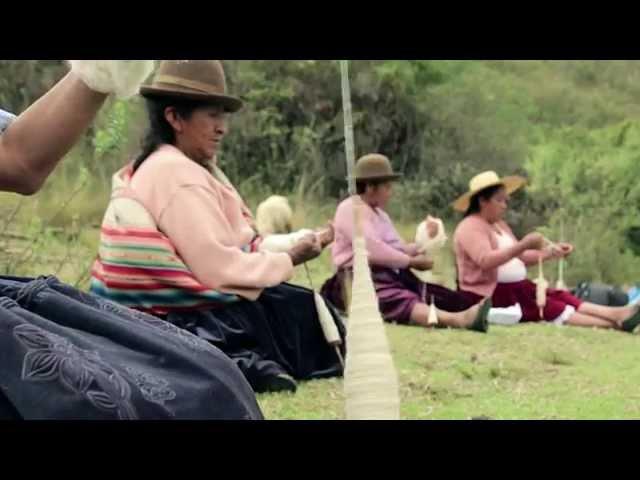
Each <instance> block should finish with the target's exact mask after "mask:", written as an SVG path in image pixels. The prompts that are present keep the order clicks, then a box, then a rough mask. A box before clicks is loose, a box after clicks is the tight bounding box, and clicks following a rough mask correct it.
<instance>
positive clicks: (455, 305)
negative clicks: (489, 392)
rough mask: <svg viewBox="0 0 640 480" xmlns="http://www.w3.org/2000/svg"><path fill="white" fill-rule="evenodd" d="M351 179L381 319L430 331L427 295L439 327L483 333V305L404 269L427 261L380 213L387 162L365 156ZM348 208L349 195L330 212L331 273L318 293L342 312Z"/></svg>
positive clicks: (348, 256)
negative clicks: (332, 214)
mask: <svg viewBox="0 0 640 480" xmlns="http://www.w3.org/2000/svg"><path fill="white" fill-rule="evenodd" d="M355 176H356V185H357V190H358V194H359V196H360V198H361V199H362V201H363V202H364V209H363V210H362V213H363V216H364V218H363V229H364V236H365V240H366V246H367V253H368V255H369V265H370V268H371V274H372V277H373V282H374V285H375V289H376V294H377V296H378V304H379V307H380V311H381V313H382V315H383V318H384V319H385V320H386V321H389V322H397V323H400V324H413V325H421V326H425V327H430V326H432V325H431V324H429V322H428V318H429V309H430V306H429V304H427V303H426V302H427V301H428V300H430V299H431V297H432V296H433V298H434V301H435V305H436V307H437V309H438V319H439V324H440V325H441V326H447V327H453V328H468V329H471V330H476V331H481V332H486V331H487V329H488V323H487V313H488V310H489V309H490V307H491V304H490V302H489V301H487V302H484V303H480V301H479V300H476V299H473V300H470V299H468V298H467V297H465V296H463V295H460V294H459V293H458V292H453V291H451V290H449V289H447V288H445V287H442V286H440V285H433V284H430V283H423V282H422V281H420V280H419V279H418V278H416V277H415V276H414V275H413V273H411V270H410V268H414V269H416V270H422V271H424V270H429V269H431V267H432V261H431V260H430V259H429V258H428V257H427V256H426V255H425V253H420V252H419V249H418V246H417V245H416V244H406V243H405V242H403V241H402V240H401V239H400V236H399V235H398V232H397V231H396V229H395V228H394V226H393V223H392V222H391V219H390V218H389V215H387V213H386V212H385V211H384V210H383V209H384V207H385V206H386V204H387V203H388V201H389V200H390V198H391V194H392V182H393V181H394V180H396V179H397V178H398V177H399V175H396V174H394V173H393V170H392V168H391V164H390V162H389V159H388V158H387V157H385V156H383V155H379V154H371V155H365V156H364V157H362V158H360V159H359V160H358V162H357V164H356V172H355ZM353 207H354V198H351V197H350V198H347V199H346V200H344V201H343V202H342V203H340V205H339V206H338V209H337V210H336V215H335V218H334V228H335V242H334V244H333V250H332V256H333V263H334V266H335V267H336V269H337V272H336V274H335V275H334V276H333V277H331V278H330V279H329V280H327V281H326V282H325V284H324V286H323V287H322V293H323V295H324V296H325V297H327V298H328V299H329V301H331V302H332V303H333V304H334V305H335V306H336V307H338V308H340V309H342V310H344V309H345V301H344V296H345V295H344V292H345V291H346V290H347V288H345V285H346V284H347V282H348V281H349V280H348V279H349V278H351V271H352V262H353V249H352V242H353ZM427 223H429V222H427ZM480 300H481V299H480Z"/></svg>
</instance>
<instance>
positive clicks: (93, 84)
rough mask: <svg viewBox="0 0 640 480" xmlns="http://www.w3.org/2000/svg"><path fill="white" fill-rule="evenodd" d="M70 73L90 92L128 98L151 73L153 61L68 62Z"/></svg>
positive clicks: (136, 91)
mask: <svg viewBox="0 0 640 480" xmlns="http://www.w3.org/2000/svg"><path fill="white" fill-rule="evenodd" d="M69 63H70V65H71V71H72V72H73V73H75V74H76V75H78V76H79V77H80V79H81V80H82V81H83V82H84V83H85V84H86V85H87V86H88V87H89V88H90V89H92V90H94V91H96V92H100V93H108V94H110V93H113V94H115V95H116V97H118V98H123V99H124V98H129V97H132V96H133V95H135V94H136V93H138V89H139V88H140V85H141V84H142V82H144V81H145V80H146V79H147V77H148V76H149V75H150V74H151V72H152V71H153V66H154V65H153V63H154V62H153V60H69Z"/></svg>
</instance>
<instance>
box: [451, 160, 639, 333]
mask: <svg viewBox="0 0 640 480" xmlns="http://www.w3.org/2000/svg"><path fill="white" fill-rule="evenodd" d="M524 183H525V180H524V178H522V177H517V176H512V177H505V178H499V177H498V175H497V174H496V173H495V172H484V173H481V174H479V175H477V176H475V177H474V178H473V179H471V181H470V183H469V191H468V192H467V193H465V194H464V195H462V196H461V197H460V198H458V200H456V202H454V204H453V206H454V208H455V209H456V210H458V211H460V212H464V213H465V218H464V220H462V222H460V224H459V225H458V227H457V228H456V231H455V233H454V248H455V253H456V263H457V267H458V286H459V289H460V291H461V292H462V293H463V294H464V295H466V296H467V297H468V298H469V299H470V300H477V299H481V298H484V297H487V296H491V298H492V300H493V305H494V306H495V307H509V306H511V305H514V304H516V303H518V304H520V307H521V308H522V314H523V316H522V320H523V321H530V322H533V321H541V320H546V321H553V322H555V323H557V324H564V323H566V324H568V325H578V326H585V327H602V328H616V329H621V330H624V331H628V332H631V331H633V330H634V329H635V328H636V327H637V326H638V325H639V324H640V312H638V307H635V306H628V307H606V306H601V305H596V304H593V303H589V302H583V301H581V300H580V299H578V298H576V297H574V296H573V295H571V294H570V293H569V292H566V291H562V290H554V289H548V290H547V299H546V305H545V307H544V309H543V312H542V313H543V318H540V313H539V307H538V305H537V303H536V285H535V284H534V283H533V282H532V281H530V280H528V279H527V269H526V267H527V265H534V264H537V263H538V261H539V258H540V257H541V258H542V260H543V261H548V260H552V259H557V258H561V257H566V256H568V255H570V254H571V252H572V251H573V246H572V245H570V244H568V243H560V244H559V245H558V246H557V247H556V248H555V249H551V248H546V249H545V248H543V247H544V239H543V237H542V235H540V234H539V233H530V234H528V235H526V236H525V237H524V238H522V239H521V240H518V239H517V238H516V237H515V236H514V234H513V232H512V231H511V228H509V225H507V223H506V222H505V221H504V215H505V213H506V211H507V204H508V200H509V195H510V194H511V193H513V192H515V191H516V190H518V189H519V188H520V187H522V186H523V185H524Z"/></svg>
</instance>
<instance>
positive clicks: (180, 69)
mask: <svg viewBox="0 0 640 480" xmlns="http://www.w3.org/2000/svg"><path fill="white" fill-rule="evenodd" d="M140 95H142V96H143V97H146V98H156V97H170V98H187V99H191V100H202V101H203V102H207V103H213V104H216V105H222V106H223V107H224V109H225V110H226V111H227V112H237V111H238V110H240V108H241V107H242V100H240V99H239V98H237V97H234V96H231V95H227V84H226V81H225V76H224V69H223V68H222V63H221V62H220V60H163V61H162V62H161V63H160V67H159V68H158V71H157V72H156V74H155V75H154V77H153V80H152V82H151V85H145V86H143V87H141V88H140Z"/></svg>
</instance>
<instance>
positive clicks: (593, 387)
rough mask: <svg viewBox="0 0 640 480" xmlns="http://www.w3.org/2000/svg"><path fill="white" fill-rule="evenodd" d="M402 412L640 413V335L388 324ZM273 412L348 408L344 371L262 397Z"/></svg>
mask: <svg viewBox="0 0 640 480" xmlns="http://www.w3.org/2000/svg"><path fill="white" fill-rule="evenodd" d="M386 330H387V334H388V336H389V340H390V343H391V349H392V353H393V358H394V361H395V364H396V368H397V370H398V374H399V377H400V396H401V412H400V413H401V418H403V419H461V420H462V419H470V418H473V417H480V416H486V417H489V418H492V419H637V418H640V392H639V391H638V388H637V385H638V380H639V379H640V365H638V361H637V358H638V354H637V352H638V349H639V348H640V338H638V337H637V336H633V335H628V334H623V333H619V332H613V331H603V330H592V329H582V328H576V327H556V326H554V325H548V324H545V325H534V324H525V325H518V326H513V327H495V326H493V327H492V328H491V330H490V332H489V334H487V335H482V334H478V333H473V332H467V331H459V330H434V331H432V330H426V329H422V328H417V327H404V326H395V325H387V326H386ZM258 399H259V402H260V405H261V407H262V409H263V411H264V414H265V416H266V417H267V418H270V419H340V418H343V417H344V413H343V412H344V397H343V393H342V380H341V379H332V380H316V381H310V382H303V383H301V384H300V386H299V389H298V392H297V393H296V394H295V395H291V394H264V395H259V397H258Z"/></svg>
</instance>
